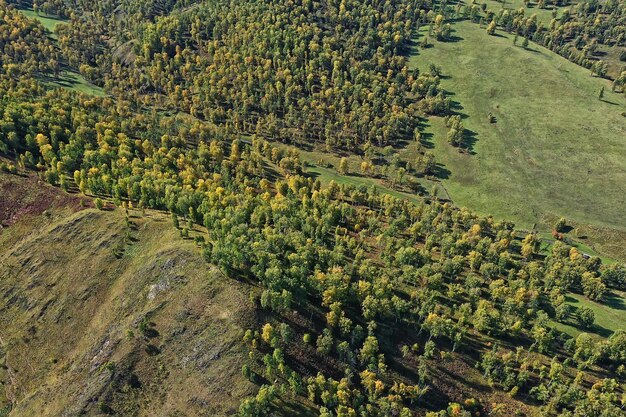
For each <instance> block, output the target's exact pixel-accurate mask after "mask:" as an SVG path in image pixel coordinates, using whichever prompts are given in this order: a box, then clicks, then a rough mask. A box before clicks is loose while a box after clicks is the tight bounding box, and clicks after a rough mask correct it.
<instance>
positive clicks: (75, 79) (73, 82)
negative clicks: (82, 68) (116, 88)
mask: <svg viewBox="0 0 626 417" xmlns="http://www.w3.org/2000/svg"><path fill="white" fill-rule="evenodd" d="M19 11H20V12H21V13H22V14H23V15H24V16H26V17H28V18H30V19H36V20H39V22H41V24H42V25H43V27H45V28H46V30H47V31H48V34H49V36H50V39H53V41H54V42H56V39H57V36H56V33H55V31H56V27H57V26H58V25H59V24H60V23H65V22H67V20H66V19H63V18H61V17H58V16H52V15H48V14H45V13H35V11H33V10H32V9H19ZM41 81H42V82H43V83H44V84H45V85H47V86H49V87H53V88H59V87H60V88H67V89H68V90H74V91H79V92H81V93H85V94H90V95H94V96H100V97H103V96H105V95H106V93H105V92H104V90H103V89H102V88H100V87H98V86H97V85H94V84H92V83H90V82H89V81H87V80H86V79H85V78H84V77H83V76H82V75H81V74H80V73H79V72H78V71H76V70H74V69H71V68H66V69H65V70H63V71H62V72H61V73H60V74H59V76H58V77H46V78H43V79H42V80H41Z"/></svg>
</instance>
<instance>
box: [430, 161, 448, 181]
mask: <svg viewBox="0 0 626 417" xmlns="http://www.w3.org/2000/svg"><path fill="white" fill-rule="evenodd" d="M451 173H452V172H451V171H450V170H449V169H448V168H446V167H445V165H443V164H440V163H437V164H435V169H434V170H433V175H434V176H435V177H437V178H439V179H441V180H447V179H448V178H450V174H451Z"/></svg>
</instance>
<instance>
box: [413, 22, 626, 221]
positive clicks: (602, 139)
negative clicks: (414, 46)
mask: <svg viewBox="0 0 626 417" xmlns="http://www.w3.org/2000/svg"><path fill="white" fill-rule="evenodd" d="M453 28H454V30H455V36H457V37H458V38H459V40H458V41H456V42H436V43H435V44H434V46H433V47H431V48H427V49H425V50H420V53H419V55H416V56H415V57H414V61H413V64H414V65H417V64H418V62H419V67H420V69H421V70H423V71H424V70H427V69H428V65H429V63H434V64H436V65H437V66H439V67H440V68H441V70H442V73H443V75H444V80H443V81H442V84H443V86H444V87H445V88H446V89H447V90H449V91H452V92H454V95H453V96H452V99H453V100H454V101H455V102H457V103H458V107H457V109H456V110H457V111H458V113H460V114H462V115H463V117H466V119H465V120H464V125H465V128H466V129H468V131H469V132H468V134H469V135H473V138H474V139H475V140H476V142H475V144H474V145H473V151H474V152H475V154H474V155H470V154H462V153H459V152H458V151H457V149H456V148H454V147H452V146H450V145H449V144H448V143H446V130H445V127H444V126H443V122H442V121H441V120H438V119H434V120H433V127H432V130H433V132H434V141H435V153H436V156H437V160H439V161H441V162H442V163H444V165H445V166H446V168H448V169H449V170H450V171H451V173H452V174H451V176H450V178H449V179H447V180H446V181H445V186H446V188H447V190H448V191H449V193H450V195H451V197H452V199H453V200H454V201H455V203H457V204H458V205H462V206H467V207H469V208H471V209H473V210H477V211H479V212H481V213H485V214H487V213H488V214H494V215H496V216H497V217H498V218H507V219H511V220H513V221H515V222H516V223H518V224H520V225H523V226H525V227H530V226H531V225H532V224H533V223H535V222H536V221H537V219H538V218H539V219H543V220H544V221H545V222H547V223H548V225H549V226H551V225H552V224H553V222H554V221H555V220H556V218H558V217H560V216H565V217H567V218H568V219H571V220H574V221H577V222H579V223H583V224H593V225H597V226H601V227H608V228H611V229H617V230H622V231H624V219H623V212H622V210H621V207H622V206H623V204H624V195H626V159H624V157H623V155H624V141H623V138H624V137H626V119H624V117H623V116H622V115H621V114H620V113H622V112H623V111H624V110H626V103H625V101H624V98H623V97H621V96H620V95H618V94H615V93H612V92H611V91H610V84H609V83H608V81H606V80H602V79H599V78H592V77H591V76H590V72H589V70H587V69H584V68H582V67H579V66H577V65H576V64H574V63H571V62H569V61H567V60H565V59H564V58H562V57H560V56H558V55H556V54H555V53H553V52H550V51H548V50H547V49H545V48H542V47H540V46H538V45H536V44H532V43H531V45H530V49H529V50H525V49H523V48H522V47H520V46H514V45H513V36H511V35H508V34H506V33H504V32H500V31H498V33H497V36H489V35H487V32H486V30H485V29H481V28H480V27H479V25H477V24H474V23H470V22H459V23H455V24H454V26H453ZM521 42H522V38H521V37H520V39H519V40H518V45H520V44H521ZM602 87H604V88H605V95H604V99H603V100H599V99H598V94H599V91H600V89H601V88H602ZM489 113H491V114H492V115H493V116H494V117H495V123H490V122H489V120H488V114H489Z"/></svg>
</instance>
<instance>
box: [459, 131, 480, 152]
mask: <svg viewBox="0 0 626 417" xmlns="http://www.w3.org/2000/svg"><path fill="white" fill-rule="evenodd" d="M476 142H478V138H477V133H476V132H474V131H473V130H469V129H464V130H463V142H461V148H463V149H465V150H466V151H467V152H468V153H469V154H470V155H476V152H475V151H474V145H475V144H476Z"/></svg>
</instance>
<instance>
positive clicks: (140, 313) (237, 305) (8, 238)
mask: <svg viewBox="0 0 626 417" xmlns="http://www.w3.org/2000/svg"><path fill="white" fill-rule="evenodd" d="M19 181H22V179H19ZM47 213H48V214H49V217H46V216H38V217H32V216H31V217H28V216H26V217H24V218H22V220H21V221H19V222H17V223H16V224H14V225H13V226H11V227H9V228H8V229H5V230H4V231H3V232H1V234H0V276H2V277H3V279H2V280H1V281H0V328H1V330H0V342H1V347H0V361H1V362H2V364H3V365H4V369H3V370H0V378H1V379H2V383H3V384H4V385H5V387H6V394H2V396H0V409H5V410H8V409H9V408H10V406H11V404H12V405H13V410H12V411H11V413H10V415H11V416H12V417H13V416H33V415H50V416H52V415H55V416H61V415H63V416H73V415H100V413H101V412H102V411H108V412H111V411H115V412H116V414H117V415H124V416H148V415H154V414H153V411H154V410H160V414H159V415H163V416H166V415H180V413H181V412H183V411H184V412H185V413H186V415H191V414H193V415H205V416H219V415H228V414H231V413H232V412H233V410H235V409H236V408H237V407H238V405H239V402H240V400H241V397H243V396H245V395H248V394H249V393H250V392H251V388H252V384H249V383H247V382H246V381H245V380H243V378H242V377H241V361H242V360H243V358H244V357H245V354H244V352H243V349H242V347H241V346H240V340H241V336H242V334H243V330H242V328H245V327H248V326H249V325H250V323H251V322H252V319H253V316H252V314H251V310H250V309H249V305H248V298H247V294H246V293H244V292H242V290H241V288H240V287H239V286H238V285H237V284H236V283H234V282H233V281H228V282H227V279H226V278H225V277H223V275H221V273H220V272H219V271H217V270H211V269H210V268H207V265H206V263H205V262H204V260H203V259H202V258H201V257H200V256H199V251H198V250H197V248H196V247H195V245H194V244H193V243H191V242H190V241H183V240H182V239H180V238H179V237H178V236H177V234H176V229H174V228H173V227H172V225H171V222H169V221H166V220H167V219H166V218H165V217H164V216H162V215H160V214H159V213H155V212H153V213H149V214H148V215H147V216H146V217H145V218H131V222H132V223H133V224H134V225H133V226H131V228H130V229H129V228H128V227H127V226H126V225H125V221H124V216H123V214H122V213H121V212H118V211H116V212H99V211H96V210H93V209H87V210H83V211H79V212H77V213H74V214H70V213H68V211H67V209H62V210H60V211H59V210H56V209H50V210H49V211H48V212H47ZM57 215H58V216H60V218H59V217H57ZM59 393H62V394H61V395H59ZM0 414H2V413H0Z"/></svg>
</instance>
